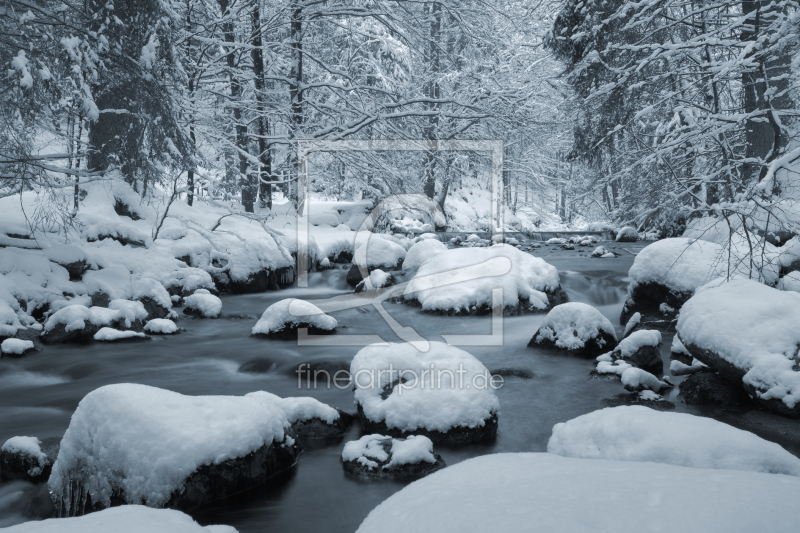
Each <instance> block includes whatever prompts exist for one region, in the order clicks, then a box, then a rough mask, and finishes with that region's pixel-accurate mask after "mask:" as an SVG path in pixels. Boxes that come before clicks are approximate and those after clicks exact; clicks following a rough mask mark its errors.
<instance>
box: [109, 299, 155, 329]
mask: <svg viewBox="0 0 800 533" xmlns="http://www.w3.org/2000/svg"><path fill="white" fill-rule="evenodd" d="M108 308H109V309H114V310H116V311H119V318H121V319H123V320H124V321H125V327H126V328H129V327H131V324H132V323H133V322H134V321H135V320H145V319H147V311H146V310H145V308H144V305H143V304H142V302H137V301H131V300H111V302H109V304H108Z"/></svg>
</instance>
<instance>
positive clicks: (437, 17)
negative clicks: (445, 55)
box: [424, 2, 442, 199]
mask: <svg viewBox="0 0 800 533" xmlns="http://www.w3.org/2000/svg"><path fill="white" fill-rule="evenodd" d="M430 14H431V19H430V25H429V27H428V32H429V33H428V43H427V52H428V54H427V55H428V57H427V58H426V59H427V64H428V65H429V67H430V76H431V79H430V80H429V81H428V83H427V84H426V87H425V96H426V97H428V98H430V99H431V100H438V99H439V80H438V75H439V71H440V67H441V65H440V61H439V34H440V32H441V27H442V6H441V5H440V4H439V2H431V5H430ZM438 108H439V104H437V103H435V102H431V101H429V102H426V103H425V109H426V110H429V111H435V110H437V109H438ZM438 127H439V116H438V115H432V116H430V117H428V122H427V127H426V128H425V139H426V140H430V141H432V140H434V139H435V138H436V135H437V133H438V132H437V130H438ZM436 167H437V161H436V153H435V152H433V151H429V152H426V155H425V187H424V193H425V195H426V196H427V197H428V198H431V199H433V198H435V196H436V170H437V169H436Z"/></svg>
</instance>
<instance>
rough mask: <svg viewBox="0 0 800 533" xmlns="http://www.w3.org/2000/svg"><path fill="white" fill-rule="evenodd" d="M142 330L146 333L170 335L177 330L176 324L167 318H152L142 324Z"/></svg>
mask: <svg viewBox="0 0 800 533" xmlns="http://www.w3.org/2000/svg"><path fill="white" fill-rule="evenodd" d="M144 330H145V331H146V332H147V333H155V334H159V335H171V334H173V333H175V332H176V331H178V326H177V325H175V322H173V321H172V320H170V319H168V318H154V319H153V320H151V321H149V322H148V323H147V324H145V325H144Z"/></svg>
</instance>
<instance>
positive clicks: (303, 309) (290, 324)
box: [251, 298, 339, 339]
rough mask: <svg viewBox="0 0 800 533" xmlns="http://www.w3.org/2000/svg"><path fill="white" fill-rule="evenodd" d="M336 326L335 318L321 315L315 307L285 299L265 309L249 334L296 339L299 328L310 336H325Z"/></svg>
mask: <svg viewBox="0 0 800 533" xmlns="http://www.w3.org/2000/svg"><path fill="white" fill-rule="evenodd" d="M338 325H339V324H338V322H337V321H336V319H335V318H333V317H332V316H328V315H326V314H325V313H323V312H322V310H321V309H320V308H319V307H317V306H316V305H314V304H312V303H309V302H307V301H305V300H300V299H297V298H286V299H285V300H280V301H279V302H276V303H274V304H272V305H270V306H269V307H267V309H266V310H265V311H264V313H263V314H262V315H261V318H259V319H258V322H256V325H255V326H253V329H252V332H251V334H252V335H264V336H267V337H275V338H288V339H291V338H294V339H296V338H297V330H298V329H299V328H308V332H309V334H312V335H327V334H331V333H335V332H336V327H337V326H338Z"/></svg>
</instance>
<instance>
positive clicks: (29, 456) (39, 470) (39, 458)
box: [0, 436, 61, 483]
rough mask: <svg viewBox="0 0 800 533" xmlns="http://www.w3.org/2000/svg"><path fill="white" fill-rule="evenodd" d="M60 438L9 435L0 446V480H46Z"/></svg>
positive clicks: (36, 481) (56, 452)
mask: <svg viewBox="0 0 800 533" xmlns="http://www.w3.org/2000/svg"><path fill="white" fill-rule="evenodd" d="M60 442H61V439H60V438H58V437H53V438H48V439H44V440H43V441H41V440H39V439H37V438H36V437H22V436H20V437H11V438H10V439H8V440H7V441H5V443H3V445H2V446H0V480H4V481H9V480H12V479H24V480H26V481H32V482H34V483H38V482H42V481H45V480H47V478H48V477H49V476H50V469H51V467H52V466H53V462H54V461H55V458H56V455H57V454H58V447H59V443H60Z"/></svg>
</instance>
